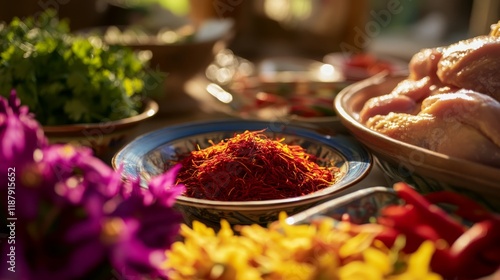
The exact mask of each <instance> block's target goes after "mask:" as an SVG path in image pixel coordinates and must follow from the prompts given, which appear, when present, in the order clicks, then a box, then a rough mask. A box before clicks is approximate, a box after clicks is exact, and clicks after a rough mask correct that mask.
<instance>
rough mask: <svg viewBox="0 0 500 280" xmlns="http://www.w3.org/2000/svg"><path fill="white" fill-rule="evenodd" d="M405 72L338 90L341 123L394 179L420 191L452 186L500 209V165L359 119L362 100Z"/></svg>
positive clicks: (388, 87)
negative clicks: (436, 148) (396, 135)
mask: <svg viewBox="0 0 500 280" xmlns="http://www.w3.org/2000/svg"><path fill="white" fill-rule="evenodd" d="M404 78H406V76H405V75H378V76H374V77H372V78H369V79H367V80H364V81H361V82H358V83H355V84H353V85H351V86H349V87H347V88H345V89H344V90H343V91H341V92H340V93H339V94H338V95H337V97H336V99H335V103H334V107H335V109H336V111H337V112H338V115H339V117H340V118H341V122H342V123H343V125H344V126H345V127H346V128H347V129H348V130H349V131H350V133H351V134H352V135H353V136H354V137H355V138H356V139H358V140H359V141H360V142H361V143H363V144H364V145H365V146H366V147H368V149H369V150H370V151H372V153H373V154H374V156H375V157H376V162H377V164H378V165H379V166H380V167H381V168H382V170H383V171H384V172H385V173H386V174H387V175H388V177H389V178H391V179H392V180H393V181H394V182H396V181H405V182H407V183H409V184H411V185H413V186H414V187H415V188H417V189H418V190H420V191H421V192H423V193H425V192H432V191H437V190H443V189H447V190H453V191H457V192H461V193H465V194H467V195H469V196H471V197H473V198H476V199H477V200H479V201H481V202H483V203H484V204H486V205H488V206H489V207H490V208H492V209H493V210H496V211H499V210H500V169H498V168H494V167H491V166H486V165H482V164H478V163H475V162H471V161H467V160H463V159H459V158H455V157H451V156H447V155H445V154H441V153H437V152H433V151H431V150H427V149H424V148H421V147H418V146H414V145H411V144H408V143H404V142H402V141H398V140H395V139H393V138H390V137H388V136H385V135H383V134H381V133H378V132H375V131H373V130H370V129H368V128H367V127H366V126H364V125H363V124H361V123H360V122H359V121H358V116H359V112H360V110H361V109H362V107H363V105H364V103H365V102H366V101H367V100H368V99H370V98H372V97H375V96H380V95H383V94H387V93H389V92H390V91H392V89H393V88H394V87H395V86H396V85H397V83H399V82H400V81H402V80H403V79H404Z"/></svg>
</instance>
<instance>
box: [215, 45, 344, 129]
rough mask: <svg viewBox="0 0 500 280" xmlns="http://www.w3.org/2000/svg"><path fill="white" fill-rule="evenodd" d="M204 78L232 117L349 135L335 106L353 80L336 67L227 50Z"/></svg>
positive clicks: (295, 59)
mask: <svg viewBox="0 0 500 280" xmlns="http://www.w3.org/2000/svg"><path fill="white" fill-rule="evenodd" d="M205 74H206V76H207V78H208V79H209V81H210V82H211V84H209V85H208V86H207V92H208V93H209V94H211V95H212V96H214V97H215V98H216V100H218V101H220V104H219V105H222V106H219V107H220V108H221V109H222V110H223V111H224V112H225V113H227V114H229V115H231V116H235V117H238V118H242V119H250V120H266V121H270V120H278V121H281V122H289V123H292V124H297V125H304V126H307V127H310V128H318V129H321V130H322V131H325V130H326V129H328V130H330V131H331V132H344V129H343V127H342V126H341V125H340V122H339V119H338V117H337V116H336V113H335V111H334V110H333V108H332V103H333V100H334V98H335V95H336V94H337V93H338V92H340V90H342V89H343V88H345V87H346V86H347V85H349V84H350V82H346V81H345V80H344V79H343V76H342V74H341V73H340V71H339V70H338V69H336V68H334V67H333V66H332V65H329V64H325V63H323V62H321V61H316V60H311V59H306V58H301V57H268V58H264V59H261V60H258V61H249V60H247V59H245V58H242V57H239V56H237V55H235V54H234V53H233V52H232V51H230V50H227V49H226V50H223V51H221V52H219V53H218V54H217V55H216V56H215V59H214V61H213V62H212V63H211V64H210V65H209V66H208V67H207V69H206V71H205Z"/></svg>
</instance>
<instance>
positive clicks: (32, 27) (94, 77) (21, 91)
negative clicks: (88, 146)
mask: <svg viewBox="0 0 500 280" xmlns="http://www.w3.org/2000/svg"><path fill="white" fill-rule="evenodd" d="M139 57H140V56H139V55H138V54H137V53H135V52H134V51H133V50H132V49H130V48H127V47H125V46H119V45H113V46H110V45H106V44H104V43H103V42H102V40H98V39H96V38H94V39H91V38H87V37H84V36H78V35H75V34H73V33H71V32H70V29H69V25H68V22H67V21H66V20H59V18H58V17H57V13H56V12H55V11H53V10H47V11H44V12H43V13H42V14H40V15H39V16H38V17H36V18H35V17H28V18H25V19H22V20H21V19H19V18H15V19H13V20H12V21H11V22H10V23H9V24H6V23H4V24H1V25H0V94H1V95H3V96H5V97H6V96H8V95H9V94H10V91H11V90H12V89H15V90H16V91H17V94H18V96H19V98H20V99H21V102H22V103H23V104H25V105H28V107H29V108H30V111H31V112H33V113H34V114H35V116H36V119H37V120H38V121H39V122H40V123H41V124H42V125H61V124H74V123H97V122H105V121H112V120H118V119H122V118H126V117H130V116H133V115H136V114H137V113H138V111H139V110H140V107H141V100H142V99H143V97H145V94H147V92H146V90H145V88H146V86H145V85H147V84H148V82H147V80H148V79H150V78H151V75H153V71H149V70H148V68H147V67H148V65H147V61H145V60H142V59H140V58H139ZM156 82H157V84H156V85H157V87H160V81H159V79H156Z"/></svg>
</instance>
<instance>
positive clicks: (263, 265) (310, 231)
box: [164, 214, 441, 280]
mask: <svg viewBox="0 0 500 280" xmlns="http://www.w3.org/2000/svg"><path fill="white" fill-rule="evenodd" d="M285 220H286V215H285V214H282V215H281V216H280V220H279V221H278V222H277V223H275V224H273V225H270V226H269V227H262V226H259V225H249V226H239V227H237V230H238V232H239V234H235V232H234V231H233V230H232V229H231V226H230V225H229V223H228V222H227V221H221V229H220V230H219V232H217V233H216V232H215V231H214V230H213V229H211V228H208V227H206V226H205V225H203V224H202V223H199V222H195V223H193V228H189V227H187V226H182V229H181V234H182V236H183V237H184V240H183V241H182V242H177V243H175V244H174V245H173V246H172V248H171V249H170V250H169V251H167V252H166V255H167V261H166V262H165V266H164V267H165V269H166V270H167V271H168V276H169V277H170V278H171V279H218V280H225V279H227V280H233V279H234V280H239V279H245V280H246V279H249V280H254V279H255V280H260V279H263V280H264V279H265V280H274V279H301V280H302V279H311V280H323V279H324V280H326V279H329V280H330V279H333V280H342V279H349V280H350V279H367V280H378V279H405V280H406V279H409V280H421V279H422V280H423V279H429V280H434V279H441V278H440V276H439V275H437V274H435V273H433V272H432V271H430V269H429V263H430V259H431V257H432V254H433V252H434V244H433V243H424V244H422V246H421V247H420V249H419V250H417V251H416V252H415V253H414V254H412V255H405V254H403V253H402V252H400V249H401V248H402V245H404V238H400V239H398V240H397V242H396V246H395V247H393V248H386V247H385V246H384V245H383V244H382V243H381V242H379V241H377V240H374V237H375V235H376V233H377V232H378V231H379V229H380V228H379V227H373V226H367V227H366V229H367V230H366V231H360V232H359V233H358V234H355V233H353V230H352V229H353V228H352V227H351V226H349V224H348V223H339V222H336V221H333V220H332V219H327V218H325V219H323V220H321V221H319V222H315V223H314V224H310V225H289V224H287V223H286V221H285ZM363 228H364V227H361V228H359V227H358V228H357V229H358V231H359V229H363ZM400 264H403V266H404V267H405V268H406V269H404V270H403V271H400V269H398V267H400Z"/></svg>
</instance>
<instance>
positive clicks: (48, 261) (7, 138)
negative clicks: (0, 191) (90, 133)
mask: <svg viewBox="0 0 500 280" xmlns="http://www.w3.org/2000/svg"><path fill="white" fill-rule="evenodd" d="M0 144H1V145H2V146H1V147H0V156H1V157H2V159H5V160H3V161H1V162H0V165H1V166H2V168H9V167H14V168H15V171H16V186H15V194H16V205H19V206H20V207H17V208H16V217H17V218H18V224H16V244H17V245H16V263H18V264H19V267H20V268H21V267H22V270H23V272H22V274H16V277H17V276H21V277H23V278H25V279H42V280H43V279H100V278H102V277H104V278H105V279H111V278H112V273H119V274H120V276H123V277H124V278H125V279H128V278H130V279H136V278H137V279H139V278H144V277H148V278H153V277H163V276H164V275H162V273H161V271H162V270H161V269H160V264H161V263H162V262H163V260H164V258H165V254H164V252H165V250H166V249H168V248H169V247H170V245H171V244H172V243H173V242H174V241H175V240H176V238H177V234H178V231H179V228H180V223H181V222H182V221H183V218H182V215H181V214H180V213H179V212H177V211H176V210H174V208H173V205H174V203H175V198H176V197H177V195H179V194H180V193H182V192H183V191H184V187H183V186H175V184H174V182H175V176H176V175H177V171H178V168H177V169H173V170H171V171H170V172H167V173H165V174H163V175H161V176H158V178H154V179H153V180H152V181H151V184H150V186H148V188H143V187H141V186H140V184H139V182H138V181H124V180H122V178H121V174H120V172H116V171H114V170H113V169H112V168H111V167H109V166H108V165H106V164H105V163H104V162H102V161H101V160H100V159H98V158H96V157H94V155H93V154H92V151H91V150H90V149H89V148H85V147H74V146H70V145H47V139H46V138H45V136H44V135H43V130H42V129H41V127H40V126H39V124H38V123H37V122H36V120H34V119H33V116H32V115H31V114H29V112H28V110H27V108H26V107H23V106H20V102H19V99H17V97H16V96H15V92H13V93H12V95H11V98H10V99H9V101H7V100H5V99H3V98H1V97H0ZM4 178H5V176H4ZM1 180H4V179H1ZM2 182H3V181H2ZM5 186H7V182H5V184H3V185H2V188H4V187H5ZM4 191H5V190H4ZM5 201H6V200H4V201H2V202H0V204H2V205H1V206H2V210H0V216H2V217H3V216H5V217H7V216H8V215H9V214H8V212H7V211H6V210H7V207H6V205H4V203H5ZM21 205H22V207H21ZM5 217H4V218H3V219H4V220H5ZM3 247H5V246H3ZM2 253H6V252H2ZM2 266H5V263H3V264H2V265H0V268H2V269H3V270H2V273H0V278H2V277H3V276H4V275H3V272H4V271H8V270H7V269H6V268H5V269H4V267H2ZM103 275H105V276H103ZM5 276H6V277H9V275H5ZM131 277H136V278H131Z"/></svg>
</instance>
